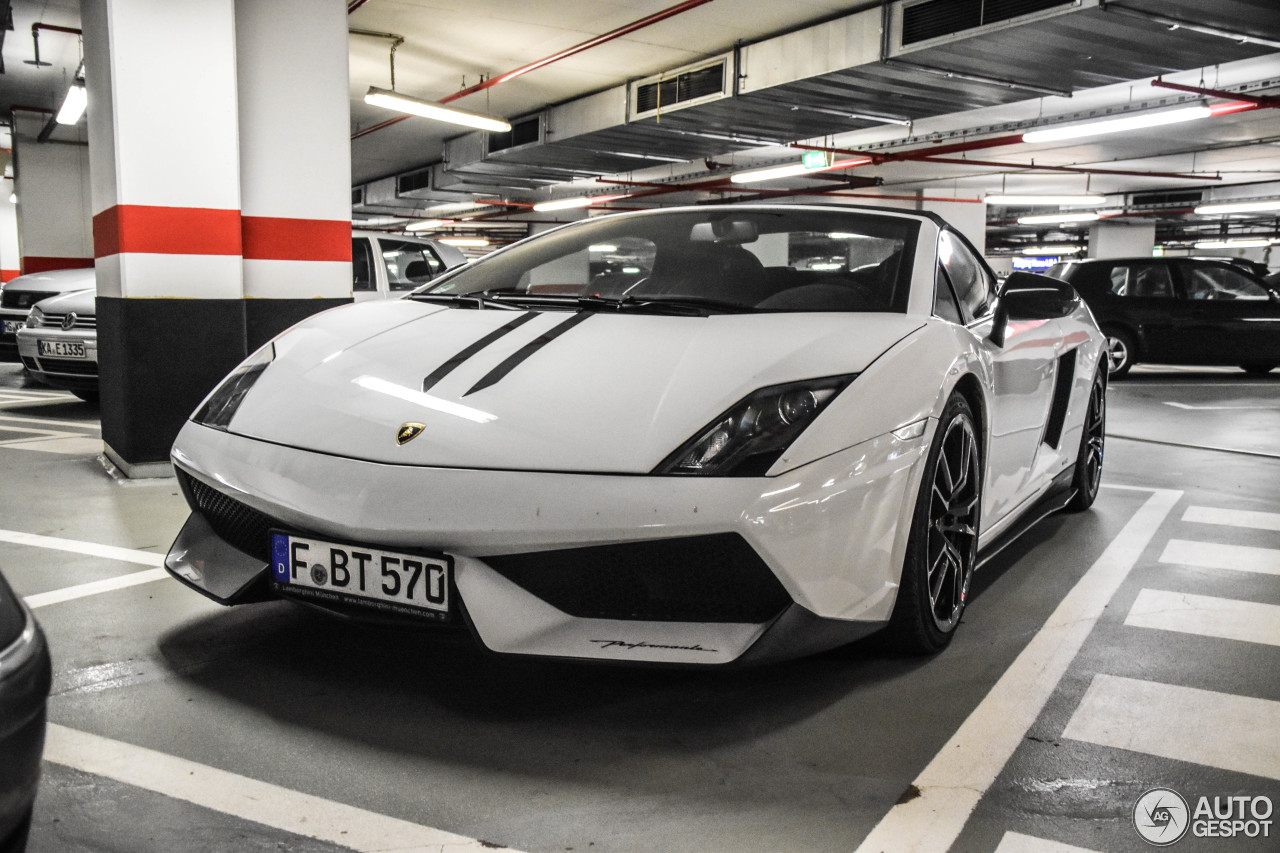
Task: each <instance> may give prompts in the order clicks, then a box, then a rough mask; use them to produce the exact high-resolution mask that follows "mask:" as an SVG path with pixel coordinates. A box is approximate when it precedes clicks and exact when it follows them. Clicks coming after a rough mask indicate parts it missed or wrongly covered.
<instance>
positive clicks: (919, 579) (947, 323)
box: [166, 205, 1106, 664]
mask: <svg viewBox="0 0 1280 853" xmlns="http://www.w3.org/2000/svg"><path fill="white" fill-rule="evenodd" d="M1103 343H1104V339H1103V336H1102V335H1101V333H1100V332H1099V331H1098V328H1097V326H1096V325H1095V324H1094V322H1093V318H1092V316H1091V315H1090V313H1089V311H1088V309H1087V308H1086V307H1085V306H1084V304H1083V303H1082V302H1081V301H1080V300H1079V299H1078V298H1077V296H1076V294H1075V292H1074V291H1073V290H1072V289H1071V288H1070V286H1068V285H1066V284H1063V283H1062V282H1059V281H1056V280H1054V279H1048V278H1043V277H1040V276H1034V275H1030V274H1022V273H1015V274H1014V275H1012V276H1010V277H1009V279H1008V281H1007V282H1006V283H1005V285H1004V287H1003V289H1002V290H1001V291H1000V292H999V294H997V293H996V292H995V278H994V277H993V276H992V274H991V271H990V269H989V268H988V267H987V266H986V264H985V263H984V262H983V261H982V259H981V257H980V256H978V255H977V254H976V253H975V252H974V251H973V249H972V248H971V247H970V246H969V244H968V243H967V242H966V241H965V240H964V238H963V237H961V236H960V235H959V234H958V233H957V232H955V231H954V230H952V229H950V228H949V227H948V226H947V225H946V223H945V222H943V221H942V220H940V219H938V218H937V217H935V216H933V215H931V214H928V213H915V212H903V211H891V210H885V209H860V208H850V207H823V206H790V205H788V206H779V205H767V206H766V205H733V206H715V207H699V208H680V209H666V210H656V211H646V212H640V213H634V214H623V215H617V216H605V217H599V218H594V219H590V220H587V221H583V222H577V223H573V224H570V225H566V226H563V227H561V228H557V229H555V230H553V231H549V232H546V233H545V234H542V235H539V236H536V237H532V238H529V239H527V240H524V241H522V242H520V243H518V244H515V245H513V246H510V247H508V248H506V249H503V250H501V251H498V252H495V253H493V254H492V255H490V256H488V257H486V258H484V259H483V260H481V261H479V262H477V263H473V264H470V265H467V266H464V267H461V268H459V269H457V270H453V271H451V272H449V273H446V274H444V275H442V276H440V277H438V278H436V279H434V280H433V281H432V282H431V283H430V284H429V285H427V286H425V287H424V288H422V289H419V290H417V291H414V292H412V293H411V294H409V295H408V296H407V297H406V298H404V299H401V300H394V301H390V302H380V303H365V304H360V305H353V306H348V307H344V308H339V309H335V310H331V311H328V312H325V313H322V314H319V315H317V316H314V317H312V318H310V319H308V320H306V321H304V322H303V323H301V324H299V325H297V326H294V327H293V328H291V329H289V330H288V331H286V332H284V333H283V334H281V335H280V336H279V337H277V338H276V339H275V340H274V341H272V342H271V343H269V344H267V345H266V346H264V347H263V348H262V349H260V350H259V351H258V352H256V353H255V354H253V355H252V356H250V357H249V358H248V359H246V360H245V362H244V363H243V364H241V365H240V366H239V367H238V368H237V369H236V370H235V371H234V372H232V373H231V374H230V375H229V376H228V377H227V378H226V379H225V380H224V381H223V382H222V383H221V384H220V385H219V386H218V387H217V388H216V389H214V391H213V392H212V393H211V394H210V395H209V396H208V398H207V399H206V400H205V401H204V402H203V403H202V404H201V405H200V407H199V408H198V409H197V410H196V412H195V413H194V414H193V415H192V416H191V419H190V421H189V422H188V423H187V424H186V425H185V426H184V428H183V429H182V431H181V433H180V434H179V436H178V438H177V441H176V443H175V444H174V448H173V463H174V466H175V468H176V470H177V474H178V478H179V480H180V482H181V485H182V488H183V491H184V492H185V494H186V498H187V500H188V502H189V503H190V505H191V509H192V512H191V517H190V519H189V520H188V521H187V523H186V525H185V527H183V529H182V531H181V533H180V534H179V536H178V538H177V541H176V542H175V543H174V545H173V548H172V549H171V550H170V552H169V555H168V558H167V560H166V566H167V567H168V569H169V571H170V572H171V573H172V574H173V575H174V576H175V577H176V578H178V579H179V580H181V581H182V582H184V583H186V584H187V585H189V586H191V587H193V588H195V589H196V590H198V591H200V592H202V593H204V594H205V595H207V596H209V597H210V598H212V599H214V600H215V601H218V602H221V603H223V604H240V603H245V602H251V601H261V600H265V599H273V598H285V599H290V600H293V601H296V602H300V603H303V604H306V605H309V606H312V607H315V608H320V609H323V610H326V611H330V612H332V613H336V614H340V615H345V616H349V617H354V618H363V619H369V620H380V621H393V622H400V623H404V622H410V623H416V624H423V625H426V624H430V623H446V624H451V625H453V626H456V627H459V628H465V629H466V630H468V631H470V632H471V634H472V635H473V636H474V638H475V640H476V641H477V642H479V643H481V644H483V645H484V646H485V647H487V648H488V649H490V650H492V651H495V652H501V653H511V654H525V655H541V656H550V657H567V658H579V659H597V660H609V661H647V662H661V663H680V664H727V663H753V662H759V661H764V660H772V659H778V658H785V657H794V656H799V655H803V654H808V653H811V652H815V651H818V650H821V649H825V648H832V647H835V646H838V645H841V644H844V643H847V642H849V641H851V640H854V639H857V638H859V637H861V636H863V635H865V634H868V633H870V632H873V631H876V630H879V629H881V628H886V627H887V629H888V631H889V632H890V633H889V636H890V637H891V638H892V639H893V641H894V642H895V643H896V644H898V645H899V646H900V647H902V648H903V649H906V650H910V651H915V652H930V651H936V650H938V649H940V648H942V647H943V646H945V645H946V644H947V642H948V641H949V640H950V638H951V636H952V634H953V633H954V632H955V630H956V627H957V625H958V624H959V622H960V617H961V615H962V613H963V612H964V608H965V604H966V597H967V594H968V590H969V584H970V579H971V577H972V575H973V572H974V570H975V568H977V567H978V566H979V565H981V563H982V562H983V560H984V559H986V558H987V557H989V555H991V554H993V553H995V551H997V550H999V548H1000V547H1001V546H1002V545H1003V544H1005V543H1007V542H1008V541H1009V540H1010V539H1011V538H1012V537H1014V536H1016V535H1018V534H1019V533H1021V532H1023V531H1024V530H1025V529H1026V528H1027V527H1029V526H1030V525H1031V524H1034V523H1035V522H1036V521H1038V520H1040V519H1041V518H1043V517H1044V516H1045V515H1046V514H1048V513H1049V512H1053V511H1055V510H1058V509H1063V508H1077V509H1082V508H1085V507H1087V506H1089V505H1090V504H1091V503H1092V502H1093V499H1094V497H1095V495H1096V493H1097V489H1098V483H1099V478H1100V476H1101V472H1102V451H1103V417H1104V402H1105V390H1106V370H1105V364H1106V361H1105V358H1102V356H1103V354H1104V351H1105V350H1104V345H1103Z"/></svg>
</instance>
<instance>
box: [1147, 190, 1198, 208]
mask: <svg viewBox="0 0 1280 853" xmlns="http://www.w3.org/2000/svg"><path fill="white" fill-rule="evenodd" d="M1203 196H1204V193H1203V192H1201V191H1200V190H1172V191H1169V192H1150V193H1134V194H1133V196H1132V205H1133V206H1134V207H1195V206H1196V205H1198V204H1199V203H1200V201H1201V200H1202V198H1203Z"/></svg>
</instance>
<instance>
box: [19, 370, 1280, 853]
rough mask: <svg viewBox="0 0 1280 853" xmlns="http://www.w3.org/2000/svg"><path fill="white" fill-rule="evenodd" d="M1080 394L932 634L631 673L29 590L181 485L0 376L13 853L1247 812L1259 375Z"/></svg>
mask: <svg viewBox="0 0 1280 853" xmlns="http://www.w3.org/2000/svg"><path fill="white" fill-rule="evenodd" d="M1109 403H1110V414H1109V417H1110V421H1109V432H1110V433H1112V434H1113V440H1112V441H1111V442H1110V443H1109V445H1108V450H1107V459H1106V465H1107V467H1106V473H1105V478H1104V483H1105V484H1106V485H1107V486H1108V488H1106V489H1104V490H1103V492H1102V494H1101V496H1100V498H1099V500H1098V502H1097V504H1096V505H1095V507H1094V509H1093V510H1092V511H1090V512H1088V513H1084V514H1079V515H1060V516H1055V517H1053V518H1051V519H1048V520H1047V521H1046V522H1044V523H1042V524H1041V525H1040V526H1039V527H1037V528H1036V529H1035V530H1034V531H1033V532H1032V533H1031V534H1030V535H1029V536H1028V537H1026V538H1024V539H1023V540H1022V541H1020V542H1019V543H1017V544H1016V545H1015V546H1013V547H1012V548H1011V549H1009V550H1008V551H1006V552H1005V553H1003V554H1001V555H1000V556H999V557H998V558H997V559H996V560H995V561H994V562H993V563H991V564H989V565H988V566H987V567H986V568H985V569H984V570H983V571H982V572H981V573H980V574H979V575H978V577H977V578H976V579H975V590H974V598H973V600H972V604H971V605H970V608H969V610H968V613H967V615H966V618H965V624H964V626H963V628H962V629H961V631H960V632H959V634H958V635H957V637H956V640H955V642H954V643H953V644H952V646H951V648H949V649H948V650H947V651H946V652H945V653H943V654H942V655H939V656H937V657H934V658H930V659H927V660H904V659H900V658H895V657H891V656H888V655H886V654H884V653H883V652H881V651H878V650H877V649H876V648H875V646H874V643H863V644H859V645H855V646H853V647H850V648H847V649H843V650H840V651H839V652H834V653H829V654H825V655H820V656H817V657H813V658H809V659H806V660H801V661H795V662H791V663H786V664H781V665H776V666H771V667H767V668H761V669H756V670H751V671H746V672H736V673H727V672H702V671H695V672H687V671H654V670H635V669H623V668H606V667H595V666H584V665H576V664H559V663H547V662H537V661H526V660H507V659H500V658H495V657H493V656H490V655H487V654H485V653H483V652H482V651H480V650H478V649H476V648H475V647H474V646H473V645H472V644H471V642H470V640H469V639H468V638H467V637H466V636H465V635H457V634H449V633H435V632H432V633H404V632H398V631H388V630H378V629H371V628H367V627H362V626H356V625H347V624H345V623H338V622H333V621H329V620H326V619H323V618H320V617H316V616H313V615H310V614H308V613H306V612H303V611H301V610H299V609H297V608H294V607H292V606H289V605H286V604H263V605H254V606H249V607H241V608H235V609H224V608H220V607H218V606H216V605H214V604H212V603H210V602H208V601H206V600H204V599H203V598H201V597H199V596H197V595H195V594H194V593H192V592H190V591H189V590H187V589H185V588H183V587H181V586H180V585H179V584H177V583H176V582H174V581H172V580H168V579H163V578H162V579H155V575H154V573H152V574H145V575H144V574H138V575H135V576H134V578H133V580H134V581H139V582H136V583H134V585H130V586H120V587H119V588H115V589H111V590H110V591H99V592H96V594H88V595H83V596H81V597H77V598H73V599H69V600H64V601H58V602H52V601H51V599H50V598H49V597H48V596H43V597H42V594H44V593H50V592H54V591H58V590H64V589H67V588H70V587H75V586H77V585H80V584H85V583H87V582H91V581H98V580H109V579H113V578H122V577H125V576H129V575H134V573H140V572H141V573H146V572H151V571H152V570H153V568H154V566H156V565H158V564H159V555H163V553H164V552H165V551H166V550H167V548H168V545H169V543H170V541H171V540H172V538H173V536H174V534H175V533H176V532H177V530H178V527H179V526H180V525H181V523H182V522H183V520H184V519H185V517H186V515H187V510H186V506H185V504H184V502H183V501H182V498H181V496H180V495H179V494H178V490H177V488H176V485H175V484H174V482H173V481H172V480H158V481H137V482H120V481H117V480H114V479H112V478H111V477H110V476H108V475H107V473H105V472H104V469H103V467H102V465H101V464H100V463H99V461H98V460H97V458H96V452H97V449H98V447H99V446H100V445H99V442H98V440H97V424H96V420H95V418H96V410H95V409H94V408H93V407H92V406H90V405H87V404H84V403H81V402H79V401H77V400H75V399H74V398H72V397H70V395H64V394H59V393H56V392H49V391H46V390H41V389H39V388H37V387H33V386H29V385H27V384H26V383H25V382H24V379H23V377H22V374H21V373H20V372H19V371H18V370H17V369H16V367H14V366H11V365H0V409H2V410H3V411H0V478H2V480H3V482H4V483H6V484H7V489H6V495H7V497H6V499H5V500H4V502H3V506H4V517H3V520H0V528H3V529H2V530H0V540H3V541H0V569H2V570H3V571H4V573H5V575H6V576H7V577H8V578H9V580H10V582H11V583H12V585H13V586H14V587H15V589H17V591H18V592H19V593H20V594H23V595H25V596H28V598H29V600H30V601H31V602H32V603H33V604H40V605H41V606H39V607H38V609H37V610H36V613H37V616H38V618H39V619H40V621H41V623H42V624H43V626H44V629H45V631H46V633H47V635H48V637H49V640H50V644H51V647H52V652H53V658H54V668H55V680H54V688H53V697H52V698H51V701H50V709H49V718H50V722H51V724H53V725H52V726H51V729H50V746H49V750H48V754H47V756H46V758H47V760H46V762H45V768H44V773H45V775H44V781H43V785H42V788H41V792H40V797H39V799H38V801H37V806H36V814H35V822H34V826H33V829H32V832H31V839H30V844H29V850H30V851H31V853H55V851H56V853H67V851H117V850H118V851H130V853H147V851H157V853H159V851H165V853H169V851H175V850H182V851H203V850H236V851H240V850H273V851H280V850H297V851H327V850H343V849H357V850H375V849H381V848H385V847H387V846H397V845H398V846H399V847H401V848H405V849H420V850H445V849H448V850H480V849H483V848H486V847H492V846H507V847H511V848H515V849H519V850H525V851H548V853H549V851H587V850H590V851H599V853H606V851H648V850H663V851H672V853H676V852H677V851H691V852H692V851H721V850H723V851H740V850H752V851H755V850H773V851H793V850H794V851H850V850H860V851H865V853H873V851H876V850H883V851H893V850H899V849H908V848H909V847H911V845H918V847H916V848H915V849H921V850H926V849H932V850H947V849H951V850H954V851H965V853H968V851H975V853H989V851H999V853H1017V851H1022V853H1028V851H1030V852H1031V853H1035V852H1036V851H1039V852H1040V853H1050V851H1053V853H1070V851H1081V850H1083V851H1096V853H1119V851H1138V850H1145V849H1147V848H1148V845H1147V844H1146V843H1145V842H1144V841H1142V840H1141V839H1140V838H1139V836H1138V834H1137V832H1136V831H1135V828H1134V824H1133V818H1132V811H1133V809H1134V804H1135V802H1136V800H1137V799H1138V797H1139V796H1140V795H1141V794H1143V792H1145V791H1147V790H1148V789H1150V788H1155V787H1167V788H1171V789H1173V790H1175V791H1178V792H1179V793H1181V794H1182V796H1183V797H1185V798H1186V800H1187V801H1188V803H1189V804H1190V806H1191V808H1192V809H1194V808H1195V806H1196V803H1197V798H1198V797H1200V796H1208V797H1210V798H1212V797H1214V796H1217V797H1226V796H1249V797H1255V796H1259V797H1260V796H1266V797H1269V798H1270V802H1271V803H1280V711H1277V709H1280V677H1277V673H1278V672H1280V616H1277V614H1280V372H1277V373H1274V374H1272V375H1271V376H1270V377H1265V378H1262V379H1259V378H1256V377H1245V376H1244V375H1243V374H1240V373H1238V372H1234V371H1188V370H1172V369H1165V370H1144V369H1139V370H1136V371H1135V372H1134V374H1133V376H1132V378H1130V379H1129V380H1127V381H1121V382H1117V383H1115V384H1114V386H1113V388H1112V391H1111V393H1110V396H1109ZM1117 436H1127V437H1128V438H1119V437H1117ZM1135 439H1137V440H1135ZM1153 441H1161V442H1169V444H1156V443H1152V442H1153ZM1179 445H1196V446H1195V447H1187V446H1179ZM1209 448H1214V449H1209ZM15 534H37V535H38V536H41V537H57V538H58V539H60V540H73V542H72V543H67V542H65V541H64V542H61V543H59V542H54V541H51V540H48V539H35V540H33V539H30V538H29V537H23V536H21V535H15ZM18 540H21V541H18ZM75 543H90V544H88V545H77V544H75ZM1206 543H1207V544H1206ZM98 546H115V547H116V548H118V549H129V550H117V551H111V550H103V549H102V548H100V547H98ZM1232 546H1235V547H1234V549H1233V547H1232ZM72 547H75V548H78V549H79V552H77V551H73V550H67V549H68V548H72ZM1108 572H1109V573H1110V574H1109V575H1108V574H1107V573H1108ZM1086 573H1088V575H1087V577H1086ZM1105 577H1110V578H1111V580H1110V581H1105ZM1082 578H1084V580H1083V581H1082ZM1098 578H1102V580H1098ZM1104 581H1105V582H1104ZM1107 583H1110V586H1108V585H1107ZM1073 589H1074V590H1075V591H1074V592H1073ZM1080 596H1085V597H1086V598H1087V597H1088V596H1092V598H1093V600H1096V603H1097V610H1096V613H1094V614H1093V615H1092V616H1090V617H1088V619H1085V618H1084V617H1076V616H1072V615H1071V614H1072V613H1074V612H1075V611H1073V610H1072V607H1073V606H1074V604H1073V603H1074V602H1075V601H1076V600H1077V599H1078V598H1079V597H1080ZM1223 602H1225V604H1224V603H1223ZM1248 605H1253V607H1252V608H1250V607H1249V606H1248ZM1241 608H1243V609H1241ZM1063 614H1066V616H1065V617H1064V616H1063ZM1215 614H1216V616H1215ZM1047 620H1048V622H1049V627H1045V626H1046V621H1047ZM1059 623H1061V624H1059ZM1053 631H1059V632H1068V633H1069V632H1071V631H1075V632H1076V633H1077V634H1078V639H1079V642H1078V645H1079V650H1078V652H1076V651H1075V647H1074V646H1071V645H1070V644H1069V643H1067V642H1065V641H1063V640H1061V639H1059V634H1053V633H1046V632H1053ZM1061 636H1063V637H1065V636H1067V634H1061ZM1041 648H1044V649H1047V650H1048V651H1047V652H1044V654H1047V655H1049V656H1054V655H1056V659H1057V660H1058V661H1059V667H1058V669H1057V670H1055V669H1054V667H1053V665H1051V663H1045V662H1044V660H1047V659H1048V658H1045V659H1044V660H1042V659H1040V658H1038V657H1036V655H1037V654H1040V653H1041V652H1040V651H1038V650H1040V649H1041ZM1020 656H1021V657H1020ZM1028 672H1030V673H1031V676H1030V677H1027V676H1026V673H1028ZM1019 678H1023V679H1024V681H1023V682H1019V681H1018V679H1019ZM1019 684H1021V685H1022V686H1021V687H1019ZM1036 694H1043V695H1042V698H1041V699H1035V698H1034V696H1035V695H1036ZM1242 721H1244V722H1242ZM970 754H972V755H974V756H977V759H975V762H976V763H977V764H982V763H984V762H985V764H986V765H990V768H991V769H990V772H989V773H987V776H986V777H984V778H982V779H978V777H981V776H982V773H977V774H976V776H975V775H974V771H973V770H972V768H971V767H970V766H969V765H965V766H964V767H961V766H960V765H961V764H963V761H961V759H960V758H959V757H960V756H964V755H970ZM979 759H980V760H979ZM975 762H971V764H974V763H975ZM926 768H928V769H926ZM957 768H959V769H957ZM922 773H923V775H922ZM970 777H973V778H972V779H971V778H970ZM948 779H955V780H957V781H954V782H946V781H945V780H948ZM975 779H977V781H975ZM940 780H941V781H940ZM264 783H265V784H264ZM917 783H919V784H917ZM913 785H915V786H917V787H918V788H919V789H922V790H923V793H924V796H923V797H917V796H915V794H916V790H917V788H914V787H912V786H913ZM956 791H959V792H960V793H961V794H962V796H957V797H951V798H950V799H948V797H949V794H948V792H952V793H954V792H956ZM952 800H955V802H952ZM900 801H901V805H897V806H895V804H896V803H899V802H900ZM957 803H958V804H959V805H957ZM1271 819H1272V820H1273V821H1274V823H1275V824H1280V814H1277V815H1273V816H1272V818H1271ZM948 827H950V828H948ZM425 828H434V829H435V830H441V831H443V832H444V833H454V834H456V836H458V837H454V836H450V835H446V834H442V833H439V832H437V833H433V832H432V831H431V830H429V829H425ZM873 831H874V833H875V834H872V833H873ZM1278 833H1280V826H1272V827H1271V832H1270V837H1268V838H1257V839H1248V838H1239V837H1238V838H1232V839H1222V838H1214V839H1210V838H1195V837H1193V836H1192V835H1191V834H1188V835H1187V837H1186V838H1184V839H1183V840H1182V841H1180V842H1178V845H1177V849H1178V850H1187V851H1198V850H1204V851H1228V850H1229V851H1235V850H1249V851H1251V850H1271V851H1274V850H1276V849H1278V848H1280V842H1277V840H1276V836H1277V834H1278ZM869 835H870V839H869V840H867V841H865V843H864V839H868V836H869ZM395 839H401V840H400V841H395ZM404 839H408V840H407V841H406V840H404ZM886 839H887V840H886ZM1051 842H1056V844H1057V846H1054V845H1053V844H1051ZM448 845H454V846H448ZM860 845H861V847H860Z"/></svg>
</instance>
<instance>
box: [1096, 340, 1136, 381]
mask: <svg viewBox="0 0 1280 853" xmlns="http://www.w3.org/2000/svg"><path fill="white" fill-rule="evenodd" d="M1104 334H1105V335H1106V336H1107V366H1108V370H1109V372H1110V374H1111V377H1112V378H1114V379H1119V378H1120V377H1121V376H1124V375H1125V374H1126V373H1128V372H1129V368H1131V367H1133V365H1134V362H1135V361H1136V356H1137V354H1138V349H1137V346H1136V345H1135V344H1134V340H1133V335H1131V334H1129V333H1128V332H1126V331H1123V330H1122V329H1111V330H1108V331H1106V332H1104Z"/></svg>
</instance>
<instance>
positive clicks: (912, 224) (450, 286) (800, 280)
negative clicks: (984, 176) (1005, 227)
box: [415, 208, 919, 313]
mask: <svg viewBox="0 0 1280 853" xmlns="http://www.w3.org/2000/svg"><path fill="white" fill-rule="evenodd" d="M918 230H919V223H918V222H917V221H915V220H913V219H910V218H906V217H896V216H881V215H876V214H871V213H854V212H849V211H841V210H830V211H827V210H806V209H803V208H796V209H794V210H778V209H776V208H773V209H762V210H759V211H756V210H742V209H735V210H715V209H708V210H706V211H675V212H671V213H665V212H664V213H652V214H643V215H638V216H604V217H600V218H598V219H592V220H590V221H588V222H584V223H582V224H580V225H575V226H573V227H570V228H564V229H561V230H558V231H555V232H553V233H550V234H548V235H546V236H545V237H542V238H535V239H532V240H529V241H528V242H526V243H523V244H521V245H519V246H515V247H513V248H512V249H510V250H507V251H505V252H502V253H500V254H497V255H494V256H493V257H491V258H487V259H485V260H483V261H481V262H479V263H476V264H473V265H471V266H469V267H466V268H464V269H462V270H459V271H458V272H456V273H454V274H453V275H451V276H448V277H447V278H446V279H445V280H443V281H441V282H439V283H437V284H436V285H435V286H429V287H426V288H422V289H419V290H418V291H416V292H415V294H416V295H423V296H425V295H455V296H463V295H484V296H491V297H495V298H498V299H501V300H503V301H508V300H509V301H513V302H520V301H534V300H537V301H538V302H539V304H547V303H555V302H558V301H563V302H564V303H566V305H570V304H571V305H573V306H575V307H576V306H578V305H580V304H582V303H584V302H590V303H591V304H596V305H599V304H602V300H603V301H607V302H606V303H604V304H611V303H617V304H619V305H636V306H643V305H646V304H651V305H664V304H682V305H684V304H688V305H700V306H703V307H704V308H706V309H708V310H724V311H736V312H782V311H822V312H826V311H889V312H897V313H905V311H906V306H907V297H908V289H909V285H910V277H911V267H912V263H913V260H914V252H915V241H916V233H917V231H918Z"/></svg>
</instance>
